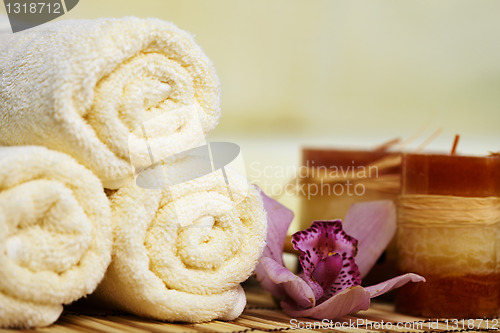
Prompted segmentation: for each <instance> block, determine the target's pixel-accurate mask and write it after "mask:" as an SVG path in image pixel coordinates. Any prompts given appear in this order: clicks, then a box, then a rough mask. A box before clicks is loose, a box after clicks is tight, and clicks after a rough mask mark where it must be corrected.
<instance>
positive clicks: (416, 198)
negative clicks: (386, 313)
mask: <svg viewBox="0 0 500 333" xmlns="http://www.w3.org/2000/svg"><path fill="white" fill-rule="evenodd" d="M401 179H402V183H401V195H400V197H399V199H398V232H397V243H398V245H397V247H398V268H399V270H400V271H401V272H414V273H418V274H420V275H422V276H424V277H425V278H426V280H427V282H425V283H415V284H408V285H406V286H404V287H403V288H401V289H400V290H399V291H398V294H397V297H396V309H397V310H398V311H400V312H404V313H408V314H412V315H419V316H424V317H428V318H435V317H452V318H480V317H495V316H497V315H499V310H500V198H499V197H500V158H498V157H470V156H449V155H448V156H447V155H418V154H404V155H403V158H402V178H401Z"/></svg>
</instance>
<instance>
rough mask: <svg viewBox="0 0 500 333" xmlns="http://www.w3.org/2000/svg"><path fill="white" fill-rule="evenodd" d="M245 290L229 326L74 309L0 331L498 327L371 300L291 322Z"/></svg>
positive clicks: (258, 293)
mask: <svg viewBox="0 0 500 333" xmlns="http://www.w3.org/2000/svg"><path fill="white" fill-rule="evenodd" d="M245 291H246V293H247V298H248V305H247V307H246V309H245V311H244V312H243V314H242V315H241V316H240V317H239V318H238V319H236V320H234V321H230V322H223V321H218V320H216V321H212V322H209V323H203V324H180V323H165V322H161V321H155V320H148V319H144V318H139V317H135V316H132V315H128V314H124V313H116V312H110V311H106V310H96V309H89V308H88V307H86V306H81V305H76V306H71V307H70V308H68V309H66V310H65V312H64V313H63V315H62V316H61V318H60V319H59V320H58V321H57V322H56V323H55V324H54V325H52V326H49V327H45V328H39V329H33V330H1V332H43V333H71V332H97V333H104V332H105V333H119V332H125V333H145V332H158V333H164V332H169V333H170V332H171V333H181V332H182V333H183V332H186V333H188V332H232V333H236V332H292V331H296V332H489V331H497V330H498V328H500V324H499V323H498V321H497V319H483V320H480V319H478V320H471V321H467V320H465V321H463V322H462V321H458V322H455V321H453V320H448V321H447V320H445V319H441V320H438V321H436V320H430V319H425V318H417V317H410V316H406V315H402V314H398V313H395V312H394V306H393V305H392V304H390V303H377V302H372V306H371V308H370V309H369V310H368V311H361V312H359V313H357V314H356V315H353V316H346V317H344V318H342V320H341V321H337V322H332V323H322V322H321V321H318V320H311V319H306V318H296V319H293V318H290V317H288V316H287V315H285V314H284V313H283V312H281V311H280V309H279V307H278V306H277V305H276V304H275V303H274V301H273V299H272V297H271V296H270V294H269V293H267V292H266V291H265V290H263V289H262V288H260V286H258V285H257V284H255V283H249V284H246V285H245ZM315 325H316V326H315ZM320 325H321V326H320Z"/></svg>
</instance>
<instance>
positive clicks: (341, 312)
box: [281, 286, 370, 319]
mask: <svg viewBox="0 0 500 333" xmlns="http://www.w3.org/2000/svg"><path fill="white" fill-rule="evenodd" d="M369 307H370V293H369V292H368V291H366V290H365V289H364V288H363V287H361V286H356V287H351V288H348V289H345V290H344V291H342V292H341V293H338V294H337V295H335V296H333V297H331V298H329V299H327V300H326V301H324V302H323V303H321V304H319V305H317V306H315V307H313V308H310V309H305V310H303V309H300V308H297V307H296V306H294V305H293V304H290V303H288V302H286V301H283V302H281V308H282V309H283V311H284V312H285V313H286V314H288V315H289V316H291V317H295V318H297V317H311V318H316V319H337V318H340V317H343V316H345V315H348V314H350V313H356V312H358V311H360V310H367V309H368V308H369Z"/></svg>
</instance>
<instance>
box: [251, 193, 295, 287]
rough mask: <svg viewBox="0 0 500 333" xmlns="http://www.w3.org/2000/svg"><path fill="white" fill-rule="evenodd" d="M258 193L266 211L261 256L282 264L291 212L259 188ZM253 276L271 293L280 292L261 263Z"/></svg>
mask: <svg viewBox="0 0 500 333" xmlns="http://www.w3.org/2000/svg"><path fill="white" fill-rule="evenodd" d="M259 190H260V189H259ZM260 195H261V197H262V201H263V202H264V209H265V211H266V213H267V244H266V247H265V248H264V251H263V253H262V258H266V257H268V258H272V259H273V260H275V261H276V262H277V263H279V264H280V265H282V266H283V245H284V244H285V238H286V233H287V231H288V227H289V226H290V223H292V220H293V212H292V211H291V210H290V209H288V208H286V207H285V206H283V205H282V204H280V203H279V202H277V201H276V200H273V199H271V198H269V197H268V196H267V195H265V193H264V192H263V191H262V190H260ZM255 276H256V278H257V280H258V281H259V282H260V284H261V285H262V287H263V288H264V289H266V290H268V291H269V292H271V293H272V294H273V295H275V296H278V294H280V293H281V292H282V291H281V290H282V289H281V288H280V287H277V286H276V284H275V283H273V282H272V281H271V280H270V279H269V277H268V275H267V273H266V271H265V270H264V268H263V267H262V265H261V264H258V265H257V267H256V268H255ZM278 297H279V296H278Z"/></svg>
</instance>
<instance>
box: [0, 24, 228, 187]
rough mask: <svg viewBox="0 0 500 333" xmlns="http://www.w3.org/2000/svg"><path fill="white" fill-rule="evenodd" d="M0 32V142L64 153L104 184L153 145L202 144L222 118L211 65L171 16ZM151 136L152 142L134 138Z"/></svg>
mask: <svg viewBox="0 0 500 333" xmlns="http://www.w3.org/2000/svg"><path fill="white" fill-rule="evenodd" d="M2 40H3V41H2V43H0V119H1V126H0V144H4V145H31V144H35V145H42V146H46V147H48V148H50V149H54V150H58V151H62V152H65V153H67V154H69V155H71V156H73V157H74V158H75V159H76V160H77V161H78V162H80V164H82V165H84V166H86V167H87V168H89V169H90V170H91V171H93V172H94V173H95V174H96V175H97V176H98V177H99V178H100V179H101V180H102V182H103V185H104V187H106V188H118V187H120V186H122V185H124V184H125V183H126V182H127V181H128V179H127V178H130V177H131V175H132V173H133V172H132V168H131V165H130V157H132V159H133V160H134V163H136V162H137V163H139V164H140V166H141V167H143V166H144V165H148V163H149V164H152V163H150V162H153V161H149V160H147V161H142V160H143V159H144V158H147V159H149V157H150V154H148V153H150V152H151V150H152V151H153V154H154V155H155V156H154V157H155V159H156V160H158V159H161V158H163V157H165V156H168V155H172V154H176V153H178V152H180V151H183V150H186V149H188V148H191V147H195V146H198V145H201V144H202V143H203V142H204V135H205V134H206V133H208V132H209V131H210V130H212V129H213V128H214V127H215V126H216V125H217V122H218V118H219V114H220V105H219V103H220V84H219V80H218V78H217V76H216V74H215V70H214V68H213V65H212V63H211V62H210V60H209V59H208V58H207V57H206V55H205V54H204V53H203V51H202V50H201V48H200V47H199V46H198V45H197V44H196V43H195V42H194V40H193V38H192V36H191V35H189V34H188V33H186V32H184V31H182V30H180V29H179V28H177V27H176V26H174V25H173V24H171V23H168V22H164V21H161V20H157V19H139V18H133V17H130V18H124V19H98V20H68V21H59V22H55V23H47V24H43V25H41V26H39V27H36V28H33V29H29V30H26V31H22V32H18V33H15V34H12V33H10V34H6V35H4V36H3V37H2ZM148 121H149V125H148V126H146V127H147V131H146V133H143V129H144V126H143V125H144V122H148ZM145 137H147V140H148V144H149V145H150V147H149V149H147V148H146V147H145V146H142V147H138V146H137V140H136V138H139V139H144V138H145ZM131 138H132V140H130V139H131ZM129 141H130V143H131V146H133V147H134V149H132V150H133V151H129ZM139 141H140V140H139ZM141 142H142V143H144V142H143V141H140V144H142V143H141ZM140 144H139V145H140ZM130 155H132V156H130ZM135 155H137V156H135Z"/></svg>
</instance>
